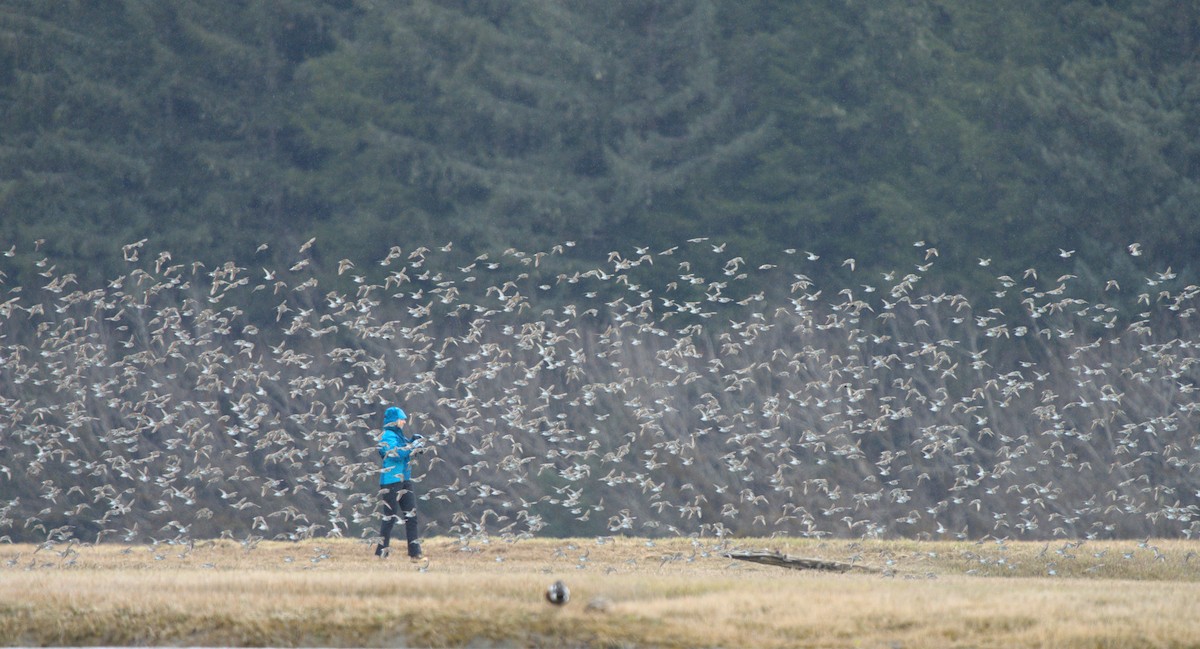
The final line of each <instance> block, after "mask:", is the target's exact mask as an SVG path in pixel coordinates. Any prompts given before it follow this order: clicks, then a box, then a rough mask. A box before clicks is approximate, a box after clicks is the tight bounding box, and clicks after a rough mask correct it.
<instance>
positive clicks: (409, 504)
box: [379, 480, 421, 557]
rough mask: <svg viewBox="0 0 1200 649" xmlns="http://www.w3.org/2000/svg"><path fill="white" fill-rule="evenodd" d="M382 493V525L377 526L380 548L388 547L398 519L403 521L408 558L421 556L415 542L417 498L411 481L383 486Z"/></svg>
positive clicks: (419, 545) (418, 544) (417, 544)
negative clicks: (381, 539)
mask: <svg viewBox="0 0 1200 649" xmlns="http://www.w3.org/2000/svg"><path fill="white" fill-rule="evenodd" d="M381 489H382V491H383V523H382V524H381V525H380V526H379V535H380V536H382V537H383V542H382V544H381V545H382V546H383V547H385V548H386V547H388V545H389V544H390V543H391V540H392V527H394V526H395V525H396V521H397V520H399V519H400V518H403V519H404V535H405V537H406V538H407V539H408V556H410V557H419V556H421V544H420V543H419V542H418V541H417V496H416V494H414V493H413V486H412V481H411V480H405V481H403V482H393V483H392V484H389V485H384V486H383V487H382V488H381Z"/></svg>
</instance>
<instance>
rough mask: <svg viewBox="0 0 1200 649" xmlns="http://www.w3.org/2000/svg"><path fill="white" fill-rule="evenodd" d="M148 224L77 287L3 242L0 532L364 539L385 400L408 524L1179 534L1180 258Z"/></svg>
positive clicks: (1184, 338) (515, 529) (1183, 511)
mask: <svg viewBox="0 0 1200 649" xmlns="http://www.w3.org/2000/svg"><path fill="white" fill-rule="evenodd" d="M145 243H146V242H145V241H141V242H137V243H133V244H130V245H128V246H125V248H124V254H125V260H126V263H128V265H129V271H128V272H127V273H126V274H124V275H122V276H120V277H116V278H113V279H110V280H108V281H106V282H104V283H103V284H101V285H99V286H95V287H84V286H80V285H79V282H78V281H77V279H76V277H75V276H73V275H71V274H67V273H62V272H59V271H57V270H56V266H57V265H56V263H55V261H54V260H53V259H49V258H46V257H43V256H42V255H41V254H40V252H39V247H38V246H34V248H33V250H22V251H18V250H17V247H16V246H13V248H11V249H10V250H9V252H8V253H7V254H8V255H9V256H10V257H12V258H14V259H18V257H17V253H18V252H20V253H21V255H20V257H19V259H28V260H29V264H30V266H29V268H28V269H27V272H24V273H23V274H22V276H23V277H28V278H31V281H32V283H33V284H35V285H30V286H13V285H11V284H9V283H7V282H8V280H7V279H6V278H4V277H0V280H3V281H4V282H5V283H4V284H0V295H2V297H0V542H3V541H32V542H39V543H41V542H45V543H51V544H54V543H64V542H72V541H74V542H99V541H105V540H123V541H127V542H147V541H150V542H162V541H170V542H176V543H187V542H190V541H191V540H194V539H198V538H215V537H226V538H233V539H238V540H242V541H243V542H245V543H253V542H254V541H256V540H259V539H276V538H278V539H300V538H309V537H314V536H316V537H322V536H347V535H349V536H357V537H361V538H362V539H363V540H364V543H369V542H370V539H371V538H372V537H373V535H374V533H375V531H376V530H377V528H378V516H379V502H378V499H377V498H376V493H375V487H376V484H377V482H376V476H377V470H378V469H377V466H378V458H377V456H376V454H375V440H376V435H377V433H378V426H379V424H380V417H381V415H382V412H383V409H384V408H385V407H387V406H388V405H393V404H395V405H401V406H403V407H404V408H405V409H406V411H408V412H409V413H410V417H411V419H410V427H411V428H412V429H414V430H416V431H417V432H420V433H422V434H424V435H425V436H426V438H427V439H428V440H429V442H430V444H431V446H432V447H433V452H432V453H429V454H426V455H425V456H422V457H421V458H420V460H419V461H418V467H417V470H416V472H415V473H416V475H417V476H418V483H417V484H418V487H417V488H418V493H419V497H420V500H419V511H420V515H421V519H422V524H423V527H424V528H425V530H424V531H425V533H426V534H450V535H458V536H460V537H468V538H469V537H475V536H478V535H489V534H508V535H523V534H554V535H571V536H580V535H593V534H596V535H612V534H632V535H647V536H660V535H674V534H684V535H688V534H694V535H705V536H714V537H721V536H725V535H730V534H745V535H770V534H784V535H807V536H830V535H832V536H840V537H874V536H910V537H918V538H986V537H995V538H1039V539H1052V538H1070V539H1083V538H1111V537H1135V536H1136V537H1138V538H1141V537H1143V536H1149V535H1157V536H1162V535H1166V536H1188V537H1191V536H1192V535H1193V534H1195V533H1196V532H1198V531H1200V479H1198V478H1197V470H1198V469H1200V435H1198V434H1197V426H1196V404H1195V399H1194V392H1195V389H1196V385H1197V378H1200V377H1198V374H1197V371H1196V368H1195V365H1196V362H1197V346H1198V345H1200V338H1197V337H1196V333H1197V331H1198V329H1197V328H1196V327H1195V326H1194V325H1193V324H1192V322H1193V321H1194V318H1193V316H1194V315H1195V302H1196V297H1197V295H1200V287H1196V286H1192V285H1187V286H1181V285H1180V284H1182V282H1180V281H1178V278H1177V277H1176V276H1175V274H1174V273H1172V272H1171V271H1170V270H1169V269H1168V270H1166V271H1149V272H1147V273H1146V277H1145V280H1144V281H1145V283H1146V284H1145V285H1144V286H1142V287H1138V288H1132V287H1122V286H1120V285H1119V284H1118V283H1117V282H1116V281H1104V280H1102V282H1103V286H1091V285H1088V284H1087V283H1085V282H1083V281H1081V280H1079V278H1077V277H1075V276H1074V275H1071V274H1063V275H1061V276H1059V277H1058V278H1057V280H1055V281H1050V280H1049V278H1048V277H1045V276H1043V275H1045V273H1039V272H1038V271H1037V270H1035V269H1027V270H1025V271H1022V272H1013V273H1012V274H1011V275H998V276H997V279H996V286H995V295H989V296H985V297H986V299H983V298H968V297H966V296H963V295H960V294H947V293H944V292H940V291H937V290H932V289H929V290H925V289H924V287H926V286H928V285H929V284H930V283H931V282H929V281H928V279H927V274H928V272H929V270H930V268H931V265H932V264H934V263H936V262H937V261H938V251H937V250H936V249H935V248H932V247H930V246H926V245H924V244H923V243H922V242H918V243H917V244H916V246H915V248H914V250H915V254H914V260H913V263H912V266H911V268H910V269H909V270H899V271H896V272H888V273H882V274H878V273H872V274H870V275H868V274H867V273H866V271H864V270H862V269H859V268H856V263H855V261H854V260H852V259H847V260H839V261H836V262H832V266H833V267H834V268H833V270H835V271H836V272H838V273H841V276H843V277H849V278H850V281H849V284H850V286H848V287H845V288H835V289H831V288H828V287H821V286H818V285H816V283H815V282H814V281H813V280H812V279H810V275H814V274H816V273H815V272H814V271H813V269H814V268H815V267H816V265H817V264H824V263H828V262H827V260H823V259H820V258H819V257H818V255H815V254H812V253H806V252H804V251H799V250H790V249H789V250H783V251H781V252H780V253H779V255H778V256H777V258H775V259H772V260H761V261H751V260H746V259H743V258H742V257H740V256H735V255H733V254H732V253H730V252H727V250H726V246H724V245H723V244H721V243H719V242H716V241H712V240H707V239H692V240H689V241H687V242H681V243H680V245H679V246H676V247H671V248H668V249H665V250H650V249H645V248H633V249H632V250H630V251H628V252H612V253H611V254H609V255H608V256H607V258H606V259H597V260H595V261H594V263H591V264H588V265H582V262H580V261H579V260H578V255H575V256H574V257H571V256H570V253H571V252H572V250H571V248H572V247H573V244H572V243H571V242H564V243H563V244H561V245H558V246H554V247H552V248H551V249H549V250H546V251H539V252H523V251H518V250H515V249H509V250H506V251H504V252H496V253H492V254H491V255H488V254H482V255H479V256H478V257H476V258H474V259H473V260H467V261H466V262H463V261H461V260H460V257H459V256H457V255H456V252H457V251H453V249H452V247H451V246H449V245H446V246H435V247H433V248H426V247H416V248H414V249H411V250H403V249H401V248H400V247H393V248H392V249H391V250H390V252H389V253H388V254H387V255H386V257H384V258H383V259H378V260H348V259H347V260H342V261H341V262H339V263H338V264H337V266H336V269H332V268H331V269H330V272H329V273H328V274H327V275H321V274H320V273H318V272H316V271H317V267H318V266H319V263H317V258H316V257H314V253H315V252H317V251H316V250H314V245H315V242H314V241H309V242H307V243H305V244H304V245H303V246H301V247H300V249H299V250H298V251H296V252H294V253H289V254H290V255H291V256H292V259H293V261H291V262H289V263H287V264H285V265H284V267H281V268H279V269H277V270H269V269H266V268H263V267H261V266H260V267H257V268H248V267H240V266H237V265H235V264H234V263H232V262H229V263H225V264H221V265H216V266H209V265H206V264H203V263H201V262H191V261H186V262H181V261H178V260H175V259H174V258H173V256H172V254H171V253H169V252H166V251H160V252H153V251H149V250H147V249H146V246H145ZM316 247H317V248H319V246H316ZM266 249H267V246H266V245H265V244H264V245H263V246H261V247H260V249H259V251H258V252H259V253H261V252H264V251H265V250H266ZM1129 254H1130V255H1135V256H1137V255H1140V250H1139V249H1137V247H1136V245H1135V246H1131V247H1130V250H1129ZM1061 256H1062V257H1064V258H1065V257H1070V251H1066V250H1064V251H1062V254H1061ZM1064 263H1065V262H1064ZM979 265H980V266H990V267H994V265H993V264H992V263H991V261H990V260H984V259H981V260H979ZM988 272H992V271H991V270H990V269H989V271H988ZM997 272H999V271H997ZM1056 275H1057V274H1056ZM319 277H322V278H324V279H319ZM26 283H29V282H26ZM1083 294H1086V295H1111V296H1114V297H1113V300H1112V301H1113V302H1116V301H1117V298H1116V296H1123V299H1127V300H1128V301H1129V302H1130V303H1131V304H1134V305H1135V307H1134V309H1133V311H1131V312H1129V313H1126V312H1125V311H1122V310H1121V309H1119V308H1118V307H1116V306H1112V305H1109V304H1106V303H1102V302H1100V301H1098V300H1096V299H1092V300H1088V299H1084V298H1082V297H1080V295H1083ZM985 303H986V304H989V305H992V304H994V305H998V306H988V307H985V306H983V304H985Z"/></svg>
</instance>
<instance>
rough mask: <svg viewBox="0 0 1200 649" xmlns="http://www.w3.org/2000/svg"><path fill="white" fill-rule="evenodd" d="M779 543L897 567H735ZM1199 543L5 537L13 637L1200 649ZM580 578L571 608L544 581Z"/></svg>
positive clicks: (34, 641)
mask: <svg viewBox="0 0 1200 649" xmlns="http://www.w3.org/2000/svg"><path fill="white" fill-rule="evenodd" d="M734 548H738V549H770V550H779V551H783V552H786V553H788V554H793V555H799V556H806V557H813V558H821V559H828V560H837V561H854V562H858V563H862V564H865V565H870V566H873V567H876V568H879V569H881V570H882V571H883V572H882V573H880V574H862V573H851V574H835V573H817V572H811V571H794V570H787V569H783V568H777V567H771V566H760V565H757V564H751V563H746V562H739V561H732V560H730V559H728V558H726V557H724V556H722V554H723V552H724V551H727V550H729V549H734ZM1193 548H1197V544H1195V543H1191V542H1185V541H1168V540H1151V541H1148V542H1137V541H1109V542H1088V543H1084V544H1081V545H1080V544H1076V543H1069V542H1065V541H1058V542H1051V543H1049V544H1047V543H1015V542H1006V543H996V542H985V543H951V542H917V541H859V542H854V541H813V540H781V539H770V540H767V539H737V540H734V541H732V542H728V543H725V544H720V543H717V542H716V541H714V540H711V539H698V540H689V539H670V540H655V541H653V542H651V541H647V540H645V539H631V538H616V539H570V540H562V539H524V540H512V539H508V540H502V539H490V540H486V539H478V540H473V541H471V542H469V543H460V542H459V541H458V540H456V539H447V538H439V539H432V540H430V541H428V542H427V543H426V550H427V552H428V554H429V555H430V556H431V557H432V562H431V563H430V564H429V565H427V566H426V565H421V564H413V563H410V562H409V561H408V560H407V559H404V558H393V559H389V560H387V561H380V560H378V559H376V558H375V557H374V556H373V555H372V553H371V546H369V545H366V544H364V543H361V542H358V541H352V540H333V539H325V540H313V541H306V542H302V543H274V542H262V543H258V544H255V545H254V546H253V547H251V548H247V547H245V546H243V545H242V544H239V543H235V542H229V541H223V542H200V543H197V544H196V545H195V546H194V547H186V546H179V545H157V546H122V545H109V544H105V545H100V546H80V545H74V546H66V545H58V546H54V547H46V548H41V549H39V548H38V547H37V546H31V545H5V546H0V644H6V645H14V644H24V645H145V644H169V645H227V646H256V645H257V646H262V645H272V646H364V647H368V646H397V645H399V646H404V645H412V646H484V647H486V646H504V647H507V646H547V647H564V646H579V647H625V646H638V647H641V646H654V647H696V646H704V647H710V646H711V647H1064V648H1071V647H1077V648H1094V647H1187V646H1200V619H1198V617H1197V615H1196V611H1197V610H1198V609H1197V608H1196V606H1197V605H1196V602H1200V557H1195V558H1193V551H1194V550H1193ZM560 578H561V579H563V580H564V581H565V582H566V583H567V584H568V586H569V587H570V588H571V593H572V598H571V602H570V603H569V604H568V605H566V606H564V607H561V608H555V607H552V606H551V605H549V604H547V603H546V602H545V601H544V600H543V599H542V592H543V590H544V589H545V587H546V586H547V585H548V584H549V583H550V582H551V581H553V580H554V579H560Z"/></svg>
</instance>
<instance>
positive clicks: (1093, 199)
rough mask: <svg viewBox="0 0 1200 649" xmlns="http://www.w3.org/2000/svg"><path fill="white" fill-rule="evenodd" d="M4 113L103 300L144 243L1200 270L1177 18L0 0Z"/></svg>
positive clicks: (18, 193) (55, 221) (957, 281)
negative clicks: (681, 251) (702, 249)
mask: <svg viewBox="0 0 1200 649" xmlns="http://www.w3.org/2000/svg"><path fill="white" fill-rule="evenodd" d="M0 125H2V126H0V242H6V243H5V245H4V248H5V249H10V248H11V247H12V246H15V249H13V250H11V252H12V254H13V255H14V256H15V255H25V256H29V257H33V256H39V257H40V256H47V255H49V256H53V258H55V259H56V260H61V261H60V264H62V266H60V270H69V271H71V272H76V273H78V274H79V277H80V281H81V282H82V283H85V284H91V283H95V282H99V281H102V280H104V279H106V278H110V277H113V276H116V275H118V274H120V272H122V270H123V269H124V265H123V260H122V258H121V254H120V249H121V246H122V245H124V244H128V243H131V242H135V241H139V240H142V239H148V240H149V246H151V247H152V248H154V249H156V250H167V251H171V252H173V254H174V255H175V257H176V258H177V259H186V260H189V261H191V260H202V261H205V262H206V263H208V264H210V265H214V264H219V263H223V262H225V261H228V260H232V261H234V262H235V263H237V264H239V265H242V266H251V267H253V266H254V265H260V264H261V265H268V264H270V263H288V262H289V261H290V260H289V259H286V258H279V257H276V256H277V255H281V254H284V253H283V252H282V251H288V252H290V251H292V250H294V249H295V246H298V245H299V244H301V243H303V242H304V241H307V240H308V239H310V238H311V237H314V236H316V237H318V241H319V242H320V243H319V245H318V246H317V247H315V248H314V254H316V255H318V256H319V259H318V261H320V260H321V259H320V258H324V259H325V261H327V262H333V261H335V260H337V259H341V258H353V259H377V258H381V257H383V256H384V255H385V254H386V252H387V250H388V249H389V248H390V247H391V246H394V245H400V246H403V247H405V248H406V249H408V248H411V247H416V246H420V245H430V246H432V245H444V244H445V243H446V242H451V241H453V242H454V244H455V250H456V251H457V253H458V254H461V256H462V258H463V259H464V260H469V259H470V258H471V257H474V256H477V255H479V254H482V253H484V252H487V251H490V250H503V249H505V248H507V247H510V246H511V247H516V248H518V249H520V250H534V249H542V250H544V249H549V248H550V247H551V246H554V245H556V244H560V243H562V242H565V241H573V242H576V243H577V245H576V246H574V247H573V248H572V249H571V250H569V251H568V252H573V253H574V254H576V255H578V256H579V257H581V258H583V257H586V258H588V259H594V258H596V256H598V255H606V254H608V252H609V251H613V250H621V251H624V252H625V253H626V254H629V255H632V252H631V251H630V249H631V247H632V246H635V245H638V246H659V247H662V248H666V247H668V246H671V245H674V244H677V243H679V242H680V241H681V240H682V239H685V238H687V237H694V236H710V237H713V238H714V242H716V241H717V240H720V241H724V242H727V243H728V246H729V249H728V250H729V252H730V253H731V254H738V255H742V256H744V257H745V258H746V259H748V260H753V261H757V260H763V262H769V261H770V260H771V259H772V258H774V257H777V256H778V255H779V254H780V251H781V250H783V249H786V248H796V249H799V250H805V251H812V252H814V253H816V254H820V255H823V256H826V259H836V260H839V261H840V260H842V259H844V258H849V257H854V258H856V259H857V267H858V268H859V270H860V271H862V270H866V271H872V272H875V271H879V272H885V271H887V270H889V269H893V268H901V269H903V268H905V267H907V266H909V265H911V260H910V259H909V250H911V245H912V243H913V242H915V241H925V242H926V243H927V245H929V246H936V247H938V248H939V250H940V252H941V257H942V259H941V261H942V263H941V264H939V266H940V269H939V270H938V271H936V272H938V273H940V274H939V275H937V278H936V281H940V282H943V283H945V284H946V285H947V286H949V287H952V288H954V289H967V290H969V289H971V288H972V287H974V288H976V289H980V290H981V291H982V290H983V289H984V288H986V287H988V286H990V285H991V283H992V281H993V280H994V276H995V272H996V271H995V268H989V267H985V266H982V265H981V264H980V263H979V261H978V260H980V259H985V260H986V259H995V260H996V262H997V263H999V262H1001V261H1003V264H1004V267H1005V268H1008V269H1017V270H1019V269H1024V268H1030V267H1042V266H1045V265H1047V264H1051V263H1053V264H1059V265H1060V266H1061V265H1065V270H1066V271H1068V272H1076V273H1080V274H1083V273H1090V274H1098V273H1100V272H1101V270H1103V271H1104V273H1105V274H1106V275H1107V276H1113V277H1115V275H1113V274H1114V273H1119V272H1122V270H1121V268H1120V267H1119V266H1120V264H1121V262H1120V261H1114V257H1116V256H1118V253H1121V252H1123V251H1124V250H1125V249H1126V247H1127V246H1128V245H1129V244H1131V243H1138V244H1140V246H1141V250H1142V251H1144V252H1145V254H1146V255H1147V256H1148V258H1155V259H1161V260H1164V264H1167V263H1170V264H1174V269H1175V270H1176V271H1177V272H1179V273H1180V274H1181V276H1182V277H1190V276H1191V275H1192V270H1191V269H1190V260H1191V259H1192V258H1193V257H1194V256H1195V253H1196V252H1197V250H1196V248H1197V245H1198V243H1200V219H1197V218H1196V214H1195V209H1196V208H1195V206H1196V205H1197V204H1198V200H1197V199H1198V198H1200V190H1198V185H1197V183H1198V181H1200V8H1197V5H1195V4H1194V3H1193V2H1190V1H1188V0H1139V1H1138V2H1130V1H1101V0H1087V1H1070V2H1055V3H1042V2H1033V1H1031V0H1001V1H999V2H996V1H993V0H988V1H987V2H983V1H981V0H913V1H911V2H903V3H875V2H868V1H867V0H817V1H813V2H804V3H796V2H781V1H778V0H775V1H772V0H738V1H737V2H733V1H729V0H687V1H683V0H613V1H612V2H604V3H595V2H583V1H580V0H569V1H561V0H522V1H519V2H513V1H508V0H505V1H503V2H492V1H487V2H479V1H472V2H466V1H451V0H436V1H435V0H412V1H410V2H403V3H388V2H371V1H369V0H288V1H284V0H239V1H237V2H230V3H219V4H213V3H207V2H198V1H195V0H179V1H177V2H170V3H160V2H154V1H151V0H112V1H110V2H86V1H81V0H6V1H5V2H3V3H2V4H0ZM35 241H40V242H41V243H40V244H38V245H36V246H35V245H34V243H33V242H35ZM263 243H266V244H268V247H267V248H266V249H263V248H262V246H261V244H263ZM1060 251H1064V252H1070V251H1075V252H1074V253H1073V254H1072V255H1071V256H1070V257H1069V258H1068V257H1061V256H1060V255H1061V254H1062V253H1061V252H1060ZM565 259H566V260H567V261H565V262H562V263H567V264H569V263H570V262H569V255H568V256H567V257H565ZM1064 259H1065V260H1066V261H1065V262H1064V261H1062V260H1064ZM26 261H28V260H26ZM3 262H4V259H0V263H3ZM324 267H325V268H327V269H332V263H329V264H327V265H326V266H324ZM19 268H20V266H17V265H13V266H12V267H11V268H6V269H5V270H6V272H8V273H9V275H10V276H9V279H8V281H9V282H10V283H11V284H18V285H19V284H20V282H21V279H22V278H20V277H18V276H14V274H15V273H19V272H20V270H19ZM648 270H650V271H653V269H648ZM701 270H703V269H701ZM826 272H829V273H837V272H844V267H842V266H839V265H837V264H830V265H829V266H828V270H827V271H826ZM1009 272H1013V271H1009ZM1128 272H1129V273H1130V274H1131V276H1130V277H1128V278H1126V277H1116V278H1117V279H1126V280H1127V281H1129V282H1130V283H1134V282H1137V281H1139V280H1140V278H1138V277H1136V276H1133V275H1132V273H1133V271H1132V270H1129V271H1128Z"/></svg>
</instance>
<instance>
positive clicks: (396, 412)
mask: <svg viewBox="0 0 1200 649" xmlns="http://www.w3.org/2000/svg"><path fill="white" fill-rule="evenodd" d="M407 420H408V415H406V414H404V411H403V410H401V409H400V408H397V407H396V406H392V407H391V408H388V409H387V410H385V411H383V425H384V426H387V425H388V424H393V423H396V422H397V421H407Z"/></svg>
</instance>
